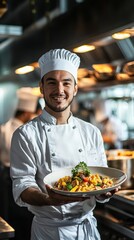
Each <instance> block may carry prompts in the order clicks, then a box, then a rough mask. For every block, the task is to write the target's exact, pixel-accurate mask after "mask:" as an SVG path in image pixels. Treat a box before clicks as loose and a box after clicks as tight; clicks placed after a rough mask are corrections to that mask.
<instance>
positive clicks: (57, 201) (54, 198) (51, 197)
mask: <svg viewBox="0 0 134 240" xmlns="http://www.w3.org/2000/svg"><path fill="white" fill-rule="evenodd" d="M45 186H46V190H47V193H48V198H47V200H48V203H49V204H48V205H53V206H60V205H64V204H67V203H72V202H81V201H84V200H87V199H90V197H76V196H75V197H73V196H72V197H71V196H65V195H61V194H57V193H55V192H54V191H53V190H52V189H51V187H50V186H48V185H45Z"/></svg>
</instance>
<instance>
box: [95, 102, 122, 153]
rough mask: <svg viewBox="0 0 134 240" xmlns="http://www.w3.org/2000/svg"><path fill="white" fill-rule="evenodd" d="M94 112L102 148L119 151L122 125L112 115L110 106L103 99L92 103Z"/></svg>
mask: <svg viewBox="0 0 134 240" xmlns="http://www.w3.org/2000/svg"><path fill="white" fill-rule="evenodd" d="M93 106H94V110H95V120H96V126H97V127H98V128H99V129H100V131H101V134H102V138H103V142H104V147H105V149H106V150H109V149H121V148H122V140H123V130H124V129H123V123H122V122H121V120H120V119H119V118H118V117H117V116H114V115H113V114H112V111H111V109H110V107H111V106H110V104H109V102H108V101H107V100H105V99H103V98H98V99H96V100H95V101H94V102H93Z"/></svg>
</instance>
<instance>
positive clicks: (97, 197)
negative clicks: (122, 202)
mask: <svg viewBox="0 0 134 240" xmlns="http://www.w3.org/2000/svg"><path fill="white" fill-rule="evenodd" d="M120 189H121V187H120V186H119V187H118V188H115V189H114V190H112V191H110V192H107V193H104V194H101V195H96V196H95V198H96V199H97V200H99V201H103V200H105V199H108V198H111V197H112V196H113V195H114V194H115V193H116V192H118V191H119V190H120Z"/></svg>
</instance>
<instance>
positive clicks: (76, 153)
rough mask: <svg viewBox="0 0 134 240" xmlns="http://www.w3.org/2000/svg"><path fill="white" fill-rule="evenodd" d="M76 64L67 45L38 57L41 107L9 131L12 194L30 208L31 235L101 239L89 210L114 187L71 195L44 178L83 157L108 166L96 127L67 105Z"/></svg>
mask: <svg viewBox="0 0 134 240" xmlns="http://www.w3.org/2000/svg"><path fill="white" fill-rule="evenodd" d="M79 64H80V58H79V57H78V56H77V55H76V54H74V53H72V52H70V51H68V50H66V49H53V50H50V51H48V52H47V53H45V54H43V55H42V56H41V57H40V59H39V65H40V69H41V81H40V90H41V93H42V94H43V98H44V100H45V108H44V109H43V112H42V114H41V115H40V116H38V117H36V118H34V119H33V120H31V121H30V122H28V123H26V124H24V125H22V126H21V127H19V128H18V129H17V130H16V131H15V132H14V134H13V137H12V144H11V169H10V174H11V178H12V181H13V194H14V199H15V201H16V203H17V204H18V205H19V206H26V207H27V208H28V209H29V211H31V212H32V213H33V214H34V218H33V222H32V229H31V240H63V239H64V240H76V239H77V240H82V239H84V240H91V239H93V240H99V239H100V235H99V232H98V230H97V222H96V219H95V217H94V216H93V210H94V208H95V205H96V201H99V202H102V203H103V202H105V201H108V200H109V198H110V197H112V195H113V194H114V193H115V191H117V190H118V189H116V190H114V191H112V192H108V193H106V194H104V195H99V196H90V197H84V196H83V197H76V196H75V197H73V196H64V195H60V194H57V193H54V192H53V191H52V190H51V188H49V187H48V186H47V185H45V184H44V182H43V179H44V177H45V176H46V175H47V174H49V173H51V172H52V171H56V170H58V169H60V168H62V167H74V166H76V165H77V164H78V163H80V162H81V161H84V162H85V163H86V164H87V165H90V166H105V167H106V166H107V161H106V155H105V150H104V146H103V140H102V136H101V133H100V131H99V129H98V128H96V127H95V126H93V125H91V124H90V123H88V122H85V121H83V120H81V119H78V118H76V117H74V116H73V115H72V113H71V111H70V107H71V103H72V101H73V98H74V96H76V94H77V91H78V86H77V70H78V67H79Z"/></svg>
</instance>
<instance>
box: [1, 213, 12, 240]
mask: <svg viewBox="0 0 134 240" xmlns="http://www.w3.org/2000/svg"><path fill="white" fill-rule="evenodd" d="M14 236H15V230H14V229H13V228H12V227H11V226H10V225H9V224H8V223H7V222H6V221H5V220H4V219H3V218H1V217H0V239H6V238H12V237H14Z"/></svg>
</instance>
